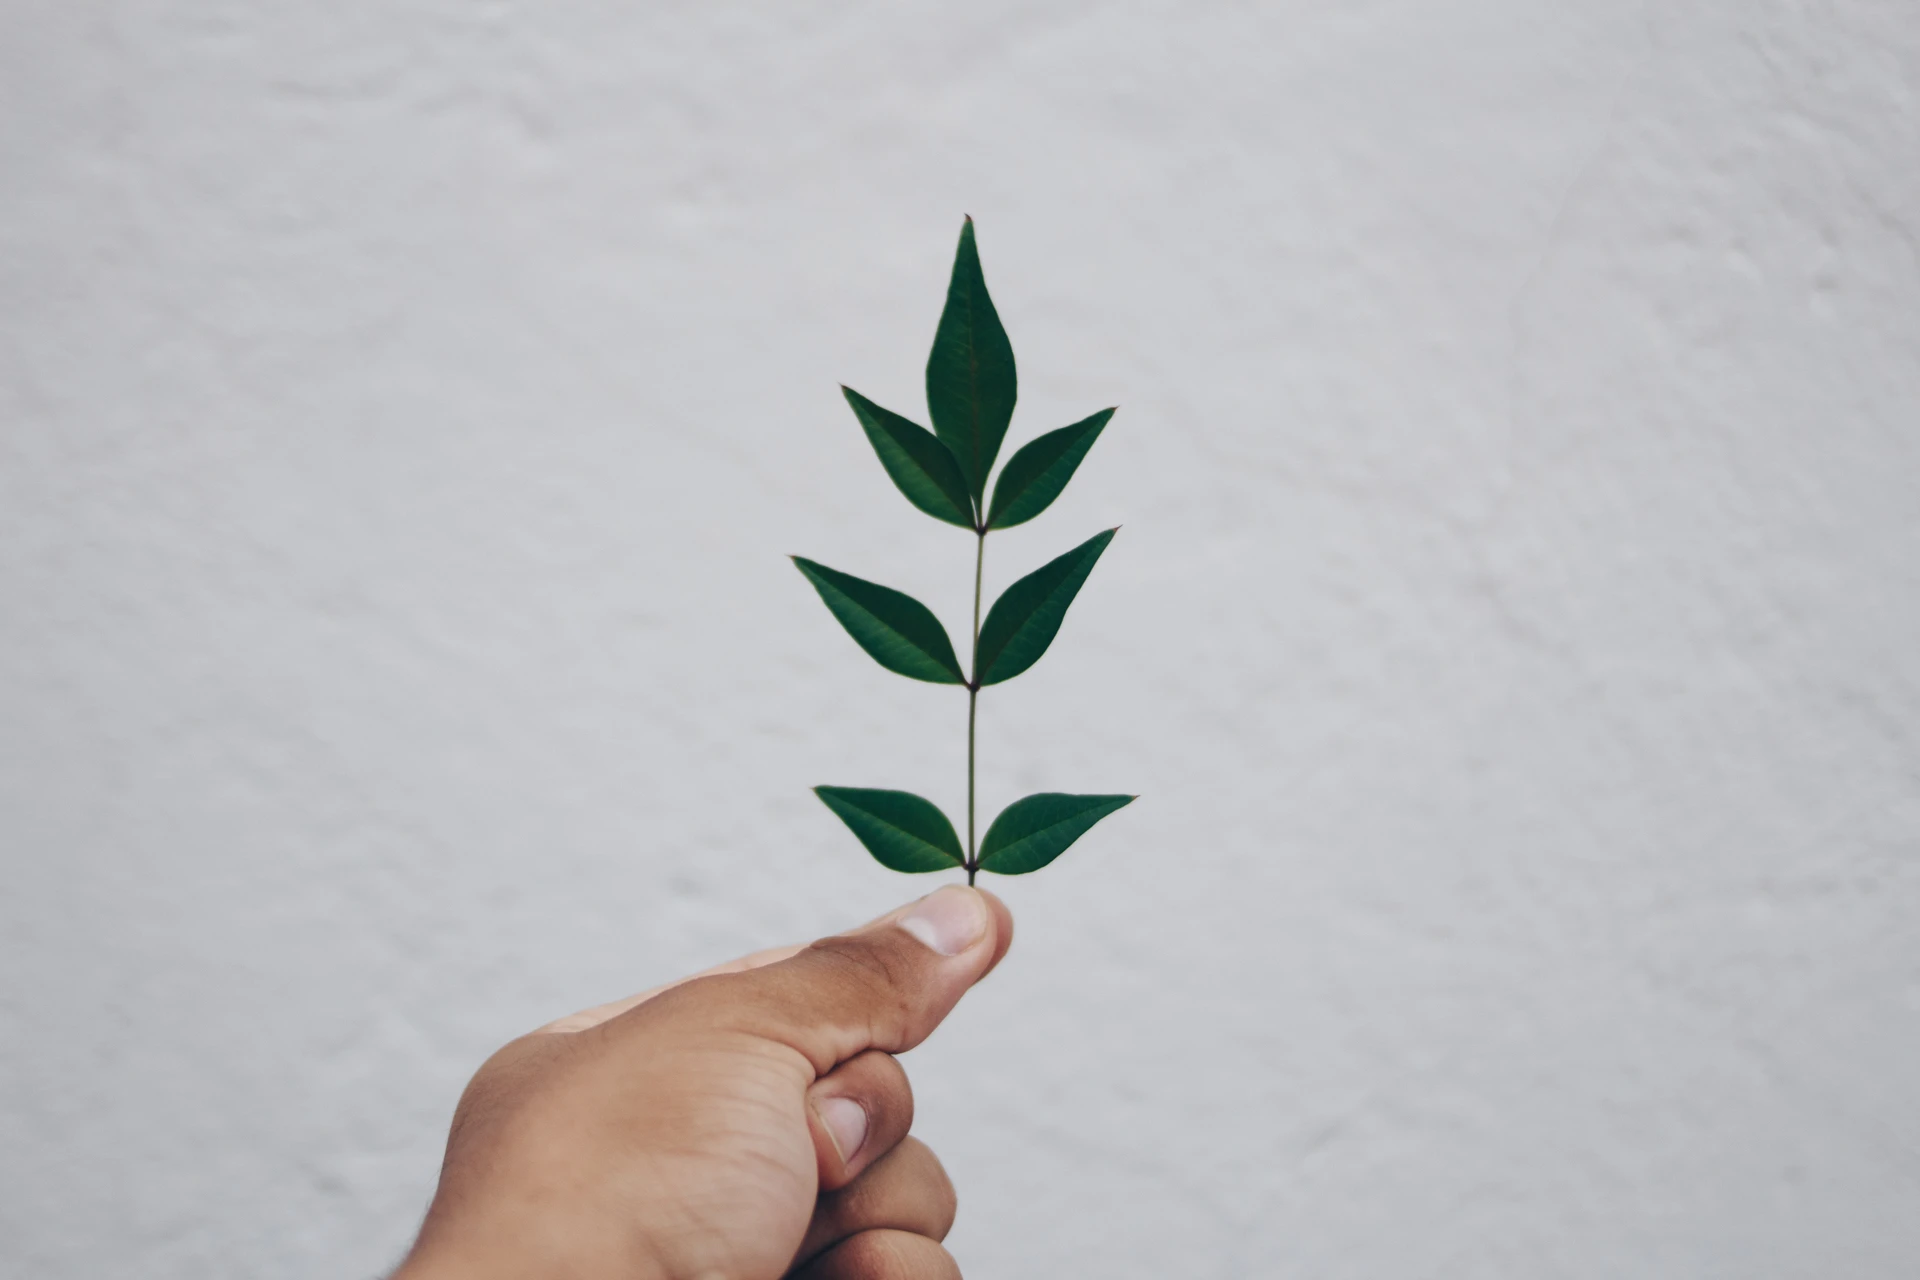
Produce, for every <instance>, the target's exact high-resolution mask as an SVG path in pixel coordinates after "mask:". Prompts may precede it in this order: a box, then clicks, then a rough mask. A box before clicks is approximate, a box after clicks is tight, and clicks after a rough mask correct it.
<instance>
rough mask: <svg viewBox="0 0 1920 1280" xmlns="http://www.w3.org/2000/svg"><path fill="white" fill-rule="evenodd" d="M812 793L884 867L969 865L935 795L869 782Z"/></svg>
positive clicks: (908, 869)
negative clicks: (928, 797)
mask: <svg viewBox="0 0 1920 1280" xmlns="http://www.w3.org/2000/svg"><path fill="white" fill-rule="evenodd" d="M813 793H814V794H815V795H817V796H819V797H820V800H821V803H823V804H825V805H826V806H827V808H829V809H831V810H833V812H834V813H835V815H837V816H838V817H839V819H840V821H842V822H844V823H846V824H847V829H848V830H850V831H852V832H853V834H854V835H855V836H856V837H857V838H858V839H859V841H860V843H861V844H863V845H865V846H866V849H867V852H868V853H870V854H872V855H873V857H874V860H875V861H876V862H878V863H880V865H881V866H883V867H888V868H891V869H892V870H894V871H905V872H909V873H912V872H922V871H947V870H951V869H952V868H954V867H958V866H963V865H965V862H966V858H965V855H964V854H962V853H961V851H960V837H959V835H958V834H956V833H955V831H954V829H953V824H952V823H951V822H949V821H947V815H946V814H944V813H942V812H940V809H939V806H937V805H935V804H934V803H933V802H932V801H930V800H925V799H922V798H921V797H919V796H917V795H914V794H913V793H912V792H910V791H881V790H876V789H873V788H869V787H815V788H814V789H813Z"/></svg>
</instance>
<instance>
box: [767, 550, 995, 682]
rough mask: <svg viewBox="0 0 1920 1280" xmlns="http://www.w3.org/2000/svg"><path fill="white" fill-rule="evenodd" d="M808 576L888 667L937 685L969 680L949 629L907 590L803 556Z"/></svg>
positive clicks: (849, 627)
mask: <svg viewBox="0 0 1920 1280" xmlns="http://www.w3.org/2000/svg"><path fill="white" fill-rule="evenodd" d="M793 563H794V565H795V566H796V567H797V568H798V569H799V570H800V572H801V573H804V574H805V575H806V576H807V581H808V582H811V583H812V584H813V587H814V590H816V591H818V592H819V593H820V598H821V599H822V600H824V601H825V602H826V605H827V608H828V609H829V610H831V611H832V612H833V616H834V617H836V618H838V619H839V620H840V625H841V626H843V627H845V628H846V629H847V634H848V635H850V636H852V637H853V638H854V641H855V642H856V643H857V644H859V646H860V647H861V648H862V649H865V650H866V651H867V652H868V653H869V654H871V655H872V656H873V660H874V661H875V662H877V663H879V664H880V665H881V666H883V667H885V668H886V669H887V670H889V671H897V672H899V673H900V674H901V675H903V676H909V677H911V678H913V679H915V680H926V681H929V682H931V683H933V684H965V683H966V677H965V676H963V675H961V674H960V660H959V659H958V658H955V657H954V656H953V642H952V641H951V640H949V639H947V631H946V628H945V627H942V626H941V625H940V619H938V618H936V617H934V616H933V613H932V611H931V610H929V609H928V608H927V606H925V605H923V604H921V603H920V602H919V601H918V600H915V599H914V598H913V597H912V596H910V595H907V594H905V593H904V592H900V591H895V590H894V589H893V588H892V587H883V586H881V585H880V584H879V583H877V582H868V581H866V580H865V579H864V578H856V577H854V576H853V575H852V574H850V573H841V572H840V571H839V570H838V569H829V568H827V566H825V565H823V564H815V563H814V562H813V561H811V560H808V559H805V558H804V557H801V556H795V557H793Z"/></svg>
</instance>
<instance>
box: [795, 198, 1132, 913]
mask: <svg viewBox="0 0 1920 1280" xmlns="http://www.w3.org/2000/svg"><path fill="white" fill-rule="evenodd" d="M1017 390H1018V384H1017V380H1016V378H1015V375H1014V365H1013V346H1012V344H1011V343H1010V342H1008V341H1007V332H1006V330H1005V329H1004V328H1002V327H1001V324H1000V315H999V313H998V312H996V311H995V310H994V307H993V299H992V298H991V297H989V296H988V294H987V282H986V277H985V276H984V275H982V274H981V270H980V253H979V250H978V249H977V248H976V246H975V244H974V237H973V219H972V218H968V219H967V220H966V223H965V225H963V226H962V227H961V229H960V247H959V250H958V252H956V253H955V255H954V259H953V276H952V279H951V280H950V281H949V282H948V284H947V305H946V308H945V309H944V310H943V311H942V312H941V313H940V326H939V328H938V329H937V330H935V332H934V336H933V350H932V352H931V353H930V354H929V355H928V357H927V410H928V413H929V415H930V416H931V417H932V419H933V430H932V431H928V430H927V429H926V428H925V427H922V426H920V425H919V424H917V423H915V422H913V421H912V420H910V419H908V418H904V417H902V416H900V415H899V414H897V413H894V412H893V411H892V410H890V409H883V408H881V407H880V406H879V405H877V404H875V403H874V402H873V401H871V400H869V399H867V398H866V397H865V396H863V395H861V394H860V393H859V392H858V391H855V390H853V389H852V388H851V387H842V388H841V391H842V392H844V393H845V395H846V398H847V403H848V404H849V405H851V406H852V407H853V413H854V417H855V418H857V419H858V420H859V422H860V425H861V427H862V428H863V429H865V431H866V433H867V440H868V441H869V442H870V443H871V444H872V445H873V451H874V453H876V454H878V455H879V458H880V465H881V466H882V467H884V468H885V469H886V472H887V475H888V476H890V477H891V478H892V480H893V483H894V485H895V486H896V487H897V488H898V489H899V490H900V492H901V493H903V494H905V495H906V498H907V501H908V502H911V503H912V504H913V505H914V506H916V507H918V508H919V509H920V510H922V511H924V512H926V513H927V514H928V515H930V516H932V517H933V518H934V519H936V520H941V521H944V522H945V523H947V524H951V525H957V526H958V527H960V528H962V529H968V530H971V531H972V533H973V535H974V555H973V645H972V650H971V653H970V655H969V658H968V663H967V666H966V668H965V669H964V670H963V669H962V668H961V666H960V660H959V658H958V657H957V656H956V655H955V654H954V651H953V642H952V641H951V640H949V639H948V638H947V631H946V628H945V627H943V626H941V625H940V620H939V619H938V618H936V617H934V615H933V612H932V610H930V609H928V608H927V607H926V606H925V605H923V604H921V603H920V602H919V601H918V600H915V599H914V598H913V597H912V596H909V595H906V594H904V593H902V592H899V591H895V590H893V588H891V587H883V586H881V585H879V584H878V583H874V582H868V581H866V580H864V579H862V578H856V577H854V576H853V575H852V574H847V573H841V572H840V571H839V570H837V569H829V568H827V566H825V565H823V564H816V563H815V562H814V561H812V560H807V559H804V558H802V557H800V556H795V557H794V558H793V562H794V564H795V565H796V566H797V567H798V568H799V570H800V572H801V573H802V574H804V575H806V578H807V581H809V582H811V583H812V584H813V586H814V589H815V590H816V591H818V592H819V593H820V599H821V600H822V601H823V602H825V604H826V606H827V609H828V610H829V611H830V612H831V613H832V614H833V616H834V617H835V618H837V619H839V622H840V625H841V626H842V627H844V628H846V631H847V634H848V635H850V636H852V637H853V639H854V641H855V642H856V643H857V644H859V646H860V647H861V648H862V649H865V650H866V651H867V653H868V654H869V655H870V656H872V658H873V660H874V661H876V662H878V663H879V664H880V665H881V666H883V667H885V668H886V669H887V670H889V671H893V672H897V673H899V674H900V675H903V676H907V677H909V678H910V679H914V680H925V681H927V682H929V683H932V684H957V685H959V686H961V687H962V688H964V689H965V690H966V691H967V843H966V846H965V847H964V848H962V846H961V844H960V837H959V835H958V834H957V833H956V832H955V831H954V829H953V823H951V822H949V821H948V820H947V815H946V814H944V813H942V812H941V811H940V808H939V806H938V805H935V804H934V803H933V802H932V801H930V800H925V799H922V798H921V797H920V796H917V795H914V794H913V793H911V792H907V791H886V790H878V789H874V788H870V787H815V788H814V793H815V794H816V795H818V796H819V797H820V799H821V800H822V801H824V802H825V803H826V806H827V807H828V808H829V809H831V810H833V812H834V813H836V814H838V815H839V817H840V819H841V821H843V822H845V823H846V824H847V826H848V828H849V829H851V830H852V832H853V834H854V835H855V836H857V837H858V838H859V840H860V843H861V844H863V845H865V846H866V848H867V852H869V853H871V854H872V855H873V856H874V858H875V859H876V860H877V861H879V862H880V863H881V864H882V865H883V866H886V867H890V868H892V869H893V870H895V871H908V872H920V871H946V870H950V869H954V868H958V869H960V870H963V871H965V872H966V873H967V883H968V884H972V883H973V882H974V878H975V877H976V876H977V875H979V873H980V872H982V871H992V872H996V873H998V874H1000V875H1024V874H1025V873H1027V872H1029V871H1038V870H1039V869H1040V868H1041V867H1044V866H1046V865H1047V864H1048V863H1050V862H1052V861H1053V860H1054V859H1055V858H1057V857H1059V856H1060V855H1061V854H1062V853H1064V852H1065V851H1066V850H1067V848H1068V846H1070V845H1071V844H1073V842H1074V841H1075V840H1078V839H1079V838H1080V837H1081V836H1082V835H1084V834H1086V832H1087V831H1088V829H1090V828H1091V827H1092V826H1093V824H1094V823H1096V822H1098V821H1100V819H1102V818H1104V817H1106V816H1107V815H1108V814H1110V813H1112V812H1113V811H1114V810H1116V809H1120V808H1123V807H1125V806H1126V805H1128V804H1130V803H1132V801H1133V800H1134V797H1133V796H1127V795H1067V794H1064V793H1061V792H1053V791H1049V792H1042V793H1040V794H1037V795H1030V796H1027V797H1025V798H1024V799H1021V800H1016V801H1014V802H1013V803H1012V804H1010V805H1008V806H1007V807H1006V808H1005V809H1003V810H1002V811H1001V813H1000V816H999V817H997V818H995V819H994V820H993V824H992V825H991V826H989V827H988V828H987V833H986V836H985V837H984V838H983V839H980V840H978V841H976V840H975V827H974V809H975V807H974V774H975V768H974V763H975V747H974V744H975V737H976V733H975V730H976V727H977V725H978V721H979V710H980V690H981V689H983V688H985V687H986V686H987V685H990V684H999V683H1000V682H1002V681H1004V680H1011V679H1012V678H1013V677H1015V676H1017V675H1019V674H1020V673H1021V672H1022V671H1025V670H1026V669H1027V668H1028V667H1031V666H1032V665H1033V664H1034V663H1036V662H1038V661H1039V660H1040V657H1041V655H1042V654H1044V653H1045V652H1046V651H1047V647H1048V646H1049V645H1051V644H1052V643H1053V639H1054V637H1055V636H1056V635H1058V634H1059V631H1060V624H1061V622H1062V621H1063V620H1065V618H1066V615H1067V606H1068V605H1070V604H1072V603H1073V599H1074V597H1075V596H1076V595H1078V594H1079V591H1080V587H1081V585H1082V584H1083V583H1085V582H1086V580H1087V575H1088V574H1090V573H1092V572H1093V566H1094V564H1095V563H1096V562H1098V561H1099V559H1100V554H1101V552H1103V551H1105V550H1106V549H1107V544H1108V543H1109V542H1111V541H1112V540H1113V535H1114V534H1115V533H1116V532H1118V530H1116V529H1108V530H1105V531H1104V532H1101V533H1097V534H1095V535H1094V536H1093V537H1091V538H1089V539H1087V540H1086V541H1085V542H1083V543H1081V544H1080V545H1079V546H1077V547H1075V548H1074V549H1073V550H1071V551H1069V552H1067V553H1066V554H1065V555H1062V556H1059V557H1056V558H1055V559H1053V560H1050V561H1048V562H1047V563H1046V564H1044V565H1041V566H1040V567H1039V568H1038V569H1036V570H1034V571H1033V572H1032V573H1030V574H1028V575H1027V576H1026V577H1024V578H1021V579H1020V580H1019V581H1018V582H1015V583H1014V584H1013V585H1012V586H1010V587H1008V588H1007V589H1006V590H1005V591H1004V592H1002V593H1001V595H1000V598H999V599H998V600H996V601H994V603H993V608H991V609H989V610H988V611H987V616H986V621H985V622H982V621H981V618H980V587H981V579H982V574H983V572H984V570H985V567H986V557H987V534H989V533H991V532H992V531H994V530H995V529H1009V528H1012V527H1013V526H1014V525H1018V524H1025V523H1026V522H1027V521H1029V520H1031V519H1033V518H1034V517H1035V516H1037V515H1039V514H1040V513H1041V512H1042V511H1045V510H1046V509H1047V508H1048V507H1049V506H1051V505H1052V504H1053V500H1054V499H1055V498H1057V497H1059V496H1060V493H1061V491H1062V490H1063V489H1065V488H1066V487H1067V481H1069V480H1071V479H1072V478H1073V473H1074V472H1075V471H1076V470H1077V469H1078V468H1079V466H1080V462H1081V460H1082V459H1083V458H1085V457H1086V456H1087V451H1088V450H1089V449H1091V448H1093V442H1094V441H1095V440H1098V439H1099V438H1100V433H1101V432H1102V431H1103V430H1105V429H1106V425H1107V420H1108V419H1110V418H1112V417H1113V413H1114V411H1113V410H1112V409H1102V410H1101V411H1100V412H1098V413H1095V414H1092V415H1090V416H1088V417H1086V418H1082V419H1081V420H1080V421H1078V422H1076V423H1073V424H1072V425H1070V426H1065V427H1061V428H1059V429H1058V430H1056V431H1049V432H1047V433H1046V434H1045V435H1043V436H1040V437H1039V438H1037V439H1035V440H1032V441H1030V442H1028V443H1027V444H1026V445H1025V446H1024V447H1022V448H1021V449H1020V450H1019V451H1018V452H1016V453H1015V454H1014V455H1013V456H1012V457H1011V458H1009V459H1008V460H1007V464H1006V465H1005V466H1004V467H1002V468H1001V469H1000V476H999V479H998V480H997V481H995V483H994V486H993V499H992V501H988V500H987V497H986V492H987V478H988V475H989V473H990V472H991V471H992V470H993V464H994V459H995V458H996V457H998V456H999V453H1000V445H1001V442H1002V441H1003V440H1004V439H1005V438H1006V434H1007V426H1008V424H1009V423H1010V422H1011V421H1012V419H1013V405H1014V401H1015V399H1016V398H1017Z"/></svg>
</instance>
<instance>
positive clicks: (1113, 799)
mask: <svg viewBox="0 0 1920 1280" xmlns="http://www.w3.org/2000/svg"><path fill="white" fill-rule="evenodd" d="M1134 799H1135V797H1133V796H1070V795H1064V794H1062V793H1061V792H1058V791H1043V792H1041V793H1040V794H1039V795H1033V796H1028V797H1026V798H1025V799H1023V800H1015V801H1014V802H1013V803H1012V804H1010V805H1008V806H1007V807H1006V808H1005V809H1003V810H1001V812H1000V816H999V817H997V818H995V819H994V820H993V825H992V826H990V827H988V828H987V835H986V839H984V840H982V841H981V842H980V869H981V870H982V871H992V872H996V873H998V874H1000V875H1003V876H1019V875H1025V874H1026V873H1027V872H1029V871H1038V870H1039V869H1040V868H1042V867H1044V866H1046V865H1047V864H1048V863H1049V862H1052V861H1053V860H1054V859H1055V858H1057V857H1059V856H1060V855H1061V854H1063V853H1065V852H1066V851H1067V846H1068V845H1070V844H1072V843H1073V842H1074V841H1075V840H1078V839H1079V838H1080V837H1081V836H1083V835H1085V834H1086V833H1087V829H1088V828H1090V827H1091V826H1093V824H1094V823H1096V822H1098V821H1100V819H1102V818H1104V817H1106V816H1107V815H1108V814H1110V813H1112V812H1113V811H1114V810H1115V809H1124V808H1126V806H1128V805H1130V804H1132V803H1133V801H1134Z"/></svg>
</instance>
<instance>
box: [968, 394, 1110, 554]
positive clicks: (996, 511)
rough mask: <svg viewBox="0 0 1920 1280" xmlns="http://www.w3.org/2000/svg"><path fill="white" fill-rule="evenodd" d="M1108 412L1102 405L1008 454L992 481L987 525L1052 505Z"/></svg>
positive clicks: (1019, 520) (1008, 524) (1011, 521)
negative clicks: (1010, 455)
mask: <svg viewBox="0 0 1920 1280" xmlns="http://www.w3.org/2000/svg"><path fill="white" fill-rule="evenodd" d="M1112 416H1113V410H1111V409H1102V410H1101V411H1100V412H1098V413H1096V414H1094V415H1093V416H1092V417H1091V418H1082V419H1081V420H1080V421H1078V422H1076V423H1074V424H1073V425H1072V426H1070V427H1061V428H1060V429H1059V430H1058V431H1049V432H1047V434H1045V435H1043V436H1041V437H1040V438H1039V439H1037V440H1032V441H1029V442H1028V443H1027V444H1026V445H1025V446H1023V447H1022V448H1021V450H1020V452H1018V453H1016V454H1014V455H1013V456H1012V457H1011V458H1008V459H1007V465H1006V466H1004V467H1002V468H1000V478H999V479H998V480H996V481H994V482H993V506H992V507H991V508H989V510H988V513H987V528H989V529H1010V528H1012V527H1013V526H1014V525H1016V524H1025V523H1026V522H1027V521H1029V520H1031V519H1033V518H1034V517H1035V516H1037V515H1039V514H1040V513H1041V512H1042V511H1045V510H1046V509H1047V508H1048V507H1049V506H1051V505H1053V500H1054V499H1055V498H1057V497H1059V496H1060V491H1061V490H1062V489H1064V488H1066V487H1067V481H1069V480H1071V479H1073V473H1074V470H1075V468H1077V467H1079V465H1080V459H1082V458H1084V457H1086V456H1087V450H1089V449H1091V448H1093V442H1094V441H1095V440H1098V439H1099V438H1100V432H1101V430H1102V429H1103V428H1104V427H1105V426H1106V425H1107V419H1109V418H1111V417H1112Z"/></svg>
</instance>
